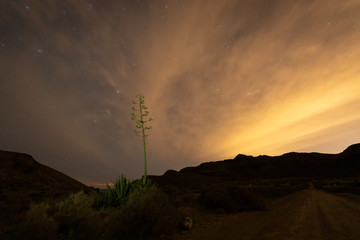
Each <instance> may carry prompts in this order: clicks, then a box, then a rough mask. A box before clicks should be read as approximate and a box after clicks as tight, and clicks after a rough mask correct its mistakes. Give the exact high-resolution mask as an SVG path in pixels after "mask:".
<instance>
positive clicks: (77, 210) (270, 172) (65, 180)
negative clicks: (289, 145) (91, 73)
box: [0, 144, 360, 240]
mask: <svg viewBox="0 0 360 240" xmlns="http://www.w3.org/2000/svg"><path fill="white" fill-rule="evenodd" d="M149 178H150V179H151V180H152V183H154V184H155V185H149V187H146V188H144V189H143V190H141V191H140V190H139V191H134V192H133V193H131V194H130V193H129V194H128V195H126V197H124V198H121V199H120V198H119V199H117V200H116V201H118V200H119V204H115V205H116V206H115V207H106V208H104V207H101V206H102V205H100V207H99V206H98V207H96V206H95V205H96V204H95V205H94V203H95V202H96V201H97V199H99V197H104V196H105V198H100V199H106V196H112V194H113V193H115V192H116V191H115V190H114V191H113V193H111V192H110V195H104V194H103V193H100V192H98V191H95V190H94V189H93V188H90V187H87V186H85V185H84V184H82V183H80V182H78V181H76V180H74V179H72V178H71V177H69V176H66V175H65V174H63V173H60V172H58V171H56V170H54V169H51V168H49V167H47V166H44V165H42V164H40V163H38V162H36V161H35V160H34V159H33V158H32V157H31V156H30V155H27V154H22V153H13V152H5V151H0V239H92V238H93V239H119V238H120V239H174V240H183V239H245V240H246V239H270V240H271V239H276V240H278V239H300V240H301V239H350V240H351V239H360V231H359V229H360V144H355V145H352V146H350V147H348V148H347V149H346V150H345V151H343V152H342V153H339V154H320V153H287V154H284V155H281V156H276V157H270V156H258V157H252V156H245V155H238V156H237V157H235V158H234V159H230V160H224V161H218V162H208V163H202V164H200V165H199V166H197V167H187V168H184V169H182V170H180V171H174V170H169V171H167V172H166V173H165V174H164V175H162V176H149ZM135 182H136V181H135ZM129 184H130V182H129ZM131 184H132V183H131ZM135 185H136V184H135ZM135 185H134V186H135ZM129 186H130V185H129ZM136 189H137V188H136ZM118 190H119V189H118ZM102 204H103V203H102ZM188 217H190V218H191V220H192V223H193V224H192V226H191V227H190V229H188V228H184V225H183V224H184V219H187V218H188ZM139 229H141V230H139Z"/></svg>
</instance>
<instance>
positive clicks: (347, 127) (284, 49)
mask: <svg viewBox="0 0 360 240" xmlns="http://www.w3.org/2000/svg"><path fill="white" fill-rule="evenodd" d="M138 92H142V93H144V95H145V105H146V106H147V107H148V108H149V111H150V115H149V116H150V117H152V118H153V119H154V121H153V122H151V125H152V127H153V129H152V130H151V131H149V132H148V133H149V137H148V138H147V157H148V174H152V175H160V174H163V173H164V172H165V171H166V170H167V169H176V170H179V169H181V168H183V167H186V166H194V165H198V164H199V163H201V162H203V161H216V160H223V159H229V158H234V157H235V156H236V155H237V154H239V153H242V154H249V155H254V156H256V155H260V154H267V155H280V154H282V153H285V152H290V151H306V152H309V151H316V152H327V153H338V152H341V151H342V150H344V149H345V148H346V147H347V146H349V145H351V144H353V143H357V142H360V127H359V126H360V111H359V110H360V1H359V0H355V1H351V0H346V1H339V0H323V1H320V0H314V1H313V0H311V1H310V0H309V1H307V0H302V1H300V0H291V1H287V0H279V1H270V0H238V1H235V0H234V1H231V0H230V1H217V0H216V1H215V0H214V1H209V0H203V1H201V0H197V1H190V0H178V1H145V0H142V1H136V0H131V1H130V0H129V1H120V0H113V1H102V0H98V1H96V0H83V1H81V0H78V1H75V0H51V1H50V0H48V1H43V0H37V1H35V0H34V1H31V0H28V1H20V0H19V1H10V0H2V1H1V2H0V149H2V150H8V151H16V152H25V153H28V154H31V155H32V156H33V157H34V158H35V159H36V160H38V161H39V162H41V163H42V164H45V165H48V166H50V167H52V168H55V169H56V170H59V171H61V172H64V173H66V174H68V175H70V176H71V177H74V178H75V179H77V180H80V181H82V182H84V183H86V184H89V185H94V184H98V183H106V182H110V181H111V180H114V179H115V178H116V177H117V176H119V175H120V174H125V175H127V176H129V177H130V178H133V179H134V178H140V177H141V175H142V173H143V149H142V139H141V138H140V137H138V136H136V135H135V134H134V130H135V123H134V122H133V121H132V120H131V119H130V113H131V107H132V104H131V103H132V101H133V100H135V95H136V93H138Z"/></svg>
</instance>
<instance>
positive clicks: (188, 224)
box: [182, 217, 194, 232]
mask: <svg viewBox="0 0 360 240" xmlns="http://www.w3.org/2000/svg"><path fill="white" fill-rule="evenodd" d="M193 226H194V222H193V220H192V218H191V217H185V219H184V221H183V223H182V227H183V232H188V231H190V230H191V229H192V228H193Z"/></svg>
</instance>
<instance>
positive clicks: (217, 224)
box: [174, 185, 360, 240]
mask: <svg viewBox="0 0 360 240" xmlns="http://www.w3.org/2000/svg"><path fill="white" fill-rule="evenodd" d="M183 239H184V240H185V239H188V240H191V239H193V240H197V239H199V240H200V239H207V240H212V239H214V240H218V239H232V240H236V239H239V240H250V239H261V240H282V239H284V240H285V239H286V240H289V239H297V240H308V239H329V240H331V239H334V240H339V239H347V240H358V239H360V197H359V196H339V195H334V194H330V193H327V192H325V191H321V190H317V189H314V188H313V186H312V185H311V187H310V188H309V189H307V190H303V191H300V192H297V193H294V194H291V195H288V196H285V197H282V198H280V199H277V200H275V201H273V202H272V203H270V204H269V205H268V209H267V211H257V212H243V213H237V214H230V215H228V214H225V215H218V216H217V218H215V219H214V218H209V220H208V221H206V222H205V221H204V222H202V223H201V224H199V225H198V226H197V227H196V228H195V229H193V231H191V232H190V233H188V234H186V235H178V236H176V237H174V240H183Z"/></svg>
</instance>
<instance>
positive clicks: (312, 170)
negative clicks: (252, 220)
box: [150, 144, 360, 187]
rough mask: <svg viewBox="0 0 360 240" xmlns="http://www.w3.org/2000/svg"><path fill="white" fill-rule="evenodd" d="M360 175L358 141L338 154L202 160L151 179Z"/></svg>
mask: <svg viewBox="0 0 360 240" xmlns="http://www.w3.org/2000/svg"><path fill="white" fill-rule="evenodd" d="M358 176H360V144H354V145H351V146H349V147H348V148H347V149H345V150H344V151H343V152H341V153H338V154H324V153H314V152H313V153H297V152H290V153H286V154H283V155H281V156H266V155H260V156H257V157H253V156H248V155H243V154H238V155H237V156H236V157H235V158H234V159H228V160H223V161H216V162H206V163H202V164H200V165H199V166H196V167H186V168H183V169H181V170H180V171H175V170H168V171H167V172H165V174H164V175H162V176H151V177H150V178H151V179H152V180H153V181H155V182H156V183H158V184H160V185H177V186H184V187H187V186H188V187H195V186H197V185H202V184H214V183H222V182H231V181H243V180H248V179H276V178H277V179H280V178H310V179H311V178H316V179H319V178H346V177H358Z"/></svg>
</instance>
